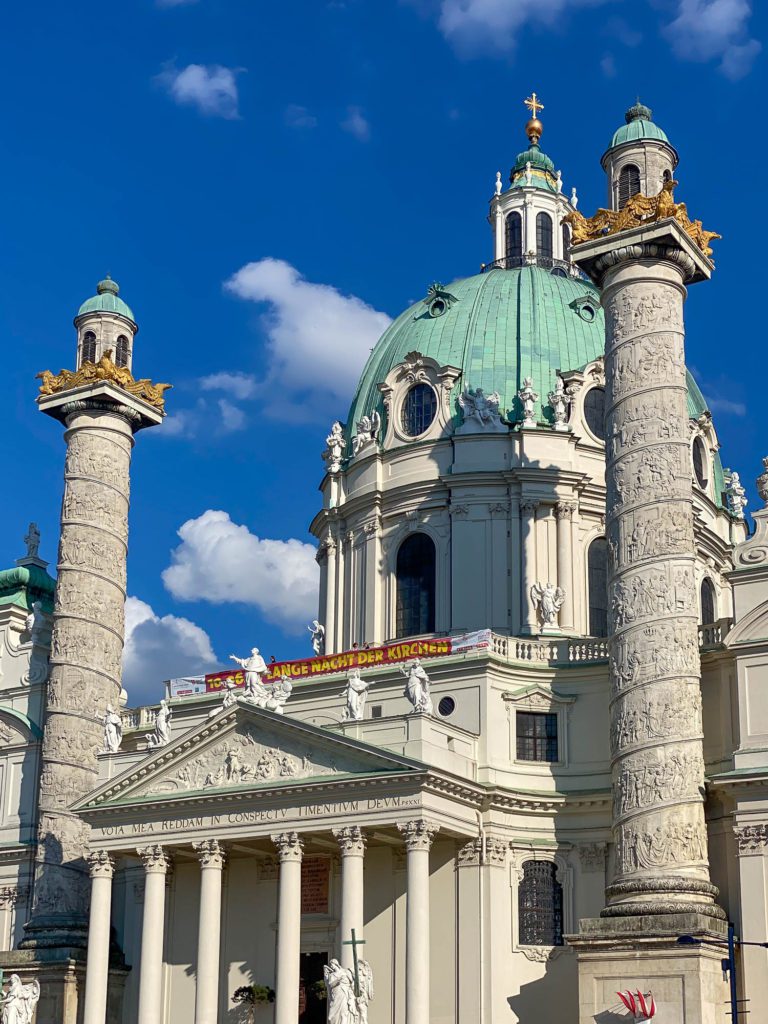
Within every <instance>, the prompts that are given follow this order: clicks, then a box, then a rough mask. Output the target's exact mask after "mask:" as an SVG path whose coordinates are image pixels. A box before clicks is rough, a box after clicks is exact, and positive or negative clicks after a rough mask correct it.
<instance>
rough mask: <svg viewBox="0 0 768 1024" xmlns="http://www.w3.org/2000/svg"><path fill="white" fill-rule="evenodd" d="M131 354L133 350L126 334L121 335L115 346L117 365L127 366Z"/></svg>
mask: <svg viewBox="0 0 768 1024" xmlns="http://www.w3.org/2000/svg"><path fill="white" fill-rule="evenodd" d="M130 354H131V348H130V345H129V343H128V339H127V338H126V336H125V335H124V334H121V335H120V337H119V338H118V339H117V345H116V346H115V365H116V366H127V365H128V357H129V356H130Z"/></svg>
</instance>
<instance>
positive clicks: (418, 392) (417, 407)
mask: <svg viewBox="0 0 768 1024" xmlns="http://www.w3.org/2000/svg"><path fill="white" fill-rule="evenodd" d="M436 415H437V395H436V394H435V392H434V391H433V390H432V388H431V387H430V386H429V384H414V386H413V387H412V388H411V390H410V391H409V392H408V394H407V395H406V396H405V399H404V401H403V409H402V418H401V422H402V427H403V430H404V431H405V433H406V434H407V435H408V436H409V437H419V436H420V435H421V434H423V433H424V431H425V430H428V429H429V427H430V426H431V424H432V421H433V420H434V418H435V416H436Z"/></svg>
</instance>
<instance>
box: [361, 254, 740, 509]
mask: <svg viewBox="0 0 768 1024" xmlns="http://www.w3.org/2000/svg"><path fill="white" fill-rule="evenodd" d="M444 290H445V291H446V292H448V293H450V295H451V297H452V300H453V301H452V303H451V306H450V308H449V309H447V310H446V311H445V312H444V313H443V314H442V315H441V316H431V315H430V313H429V311H428V309H427V308H425V305H424V301H423V300H421V301H419V302H417V303H415V304H414V305H413V306H410V307H409V308H408V309H406V310H405V311H404V312H403V313H401V314H400V316H399V317H397V319H396V320H394V321H393V322H392V323H391V324H390V326H389V327H388V328H387V330H386V331H385V332H384V334H383V335H382V336H381V338H380V339H379V341H378V342H377V344H376V346H375V347H374V349H373V351H372V353H371V355H370V357H369V359H368V362H367V364H366V366H365V368H364V370H363V373H362V375H361V377H360V382H359V384H358V387H357V391H356V393H355V397H354V398H353V400H352V405H351V407H350V410H349V414H348V417H347V432H348V434H349V435H350V436H351V434H352V433H353V432H354V428H355V424H356V423H357V421H358V420H360V419H362V417H363V416H366V415H370V413H371V411H372V410H373V409H375V410H377V411H378V413H379V415H380V416H381V417H382V421H384V419H385V417H386V409H385V407H384V403H383V401H382V397H381V393H380V392H379V389H378V385H379V384H380V383H382V382H383V381H384V379H385V378H386V376H387V374H388V373H389V372H390V371H391V370H393V369H394V368H395V367H396V366H398V365H399V364H400V363H402V362H403V360H404V359H405V356H406V355H407V354H408V353H409V352H414V351H415V352H420V353H421V355H423V356H429V357H431V358H433V359H435V360H436V361H437V362H438V363H440V364H441V365H444V366H445V365H448V366H456V367H458V368H459V369H460V370H461V371H462V374H461V377H460V378H459V380H458V381H457V383H456V386H455V387H454V389H453V391H452V393H451V403H452V408H453V412H454V423H455V424H456V425H457V426H458V425H459V424H460V423H461V420H462V417H461V410H460V408H459V404H458V395H459V393H460V392H461V391H463V389H464V387H469V388H473V389H475V388H478V387H480V388H482V389H483V390H484V391H485V393H486V394H490V393H491V392H493V391H497V392H498V393H499V395H500V398H501V401H500V409H501V411H502V415H503V416H504V418H505V419H507V420H510V421H512V422H515V421H520V420H521V419H522V407H521V404H520V399H519V398H518V397H517V392H518V391H519V389H520V387H521V385H522V382H523V379H524V378H525V377H531V378H532V379H533V385H534V388H535V389H536V391H537V392H538V394H539V402H538V405H537V419H538V420H539V421H540V422H542V423H548V422H550V420H551V415H552V412H551V409H550V408H549V406H548V404H547V401H548V399H547V396H548V394H549V392H550V391H552V390H553V388H554V387H555V383H556V374H557V371H558V370H563V371H564V370H576V369H580V368H583V367H584V366H586V365H587V364H588V363H590V362H592V361H593V360H595V359H598V358H599V357H600V356H602V355H603V352H604V348H605V319H604V315H603V310H602V307H601V305H600V297H599V293H598V291H597V289H596V288H595V287H594V285H592V284H590V283H589V282H587V281H583V280H581V279H580V278H577V277H563V276H560V275H558V274H553V273H552V272H551V271H549V270H546V269H544V268H542V267H536V266H530V267H521V268H519V269H515V270H489V271H488V272H486V273H485V274H476V275H475V276H474V277H465V278H460V279H458V280H456V281H453V282H451V283H450V284H448V285H445V286H444ZM585 306H587V307H589V310H590V311H591V312H592V313H593V318H592V319H591V320H590V319H588V318H586V317H585V315H584V314H585ZM706 411H707V403H706V401H705V400H704V396H703V395H702V393H701V391H700V390H699V387H698V385H697V384H696V382H695V381H694V379H693V377H692V376H691V374H690V373H688V413H689V415H690V416H691V417H692V418H694V419H696V418H698V417H699V416H701V415H702V413H704V412H706ZM415 443H418V442H415ZM348 450H351V448H350V449H348ZM714 462H715V467H714V472H715V489H716V493H717V494H718V496H720V494H721V492H722V491H723V489H724V487H725V482H724V479H723V470H722V465H721V463H720V460H719V458H718V457H715V460H714Z"/></svg>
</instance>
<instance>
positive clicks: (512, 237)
mask: <svg viewBox="0 0 768 1024" xmlns="http://www.w3.org/2000/svg"><path fill="white" fill-rule="evenodd" d="M506 242H507V259H513V260H519V259H521V258H522V255H523V218H522V217H521V216H520V214H519V213H510V214H509V216H508V217H507V239H506Z"/></svg>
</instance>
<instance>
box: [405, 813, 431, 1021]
mask: <svg viewBox="0 0 768 1024" xmlns="http://www.w3.org/2000/svg"><path fill="white" fill-rule="evenodd" d="M398 828H399V829H400V831H401V832H402V833H403V836H404V838H405V843H406V849H407V854H406V859H407V872H408V874H407V899H406V909H405V1024H428V1022H429V987H430V962H429V850H430V847H431V845H432V839H433V838H434V835H435V833H436V832H437V826H435V825H432V824H430V823H429V822H426V821H420V820H419V821H409V822H408V823H407V824H405V825H399V826H398Z"/></svg>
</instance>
